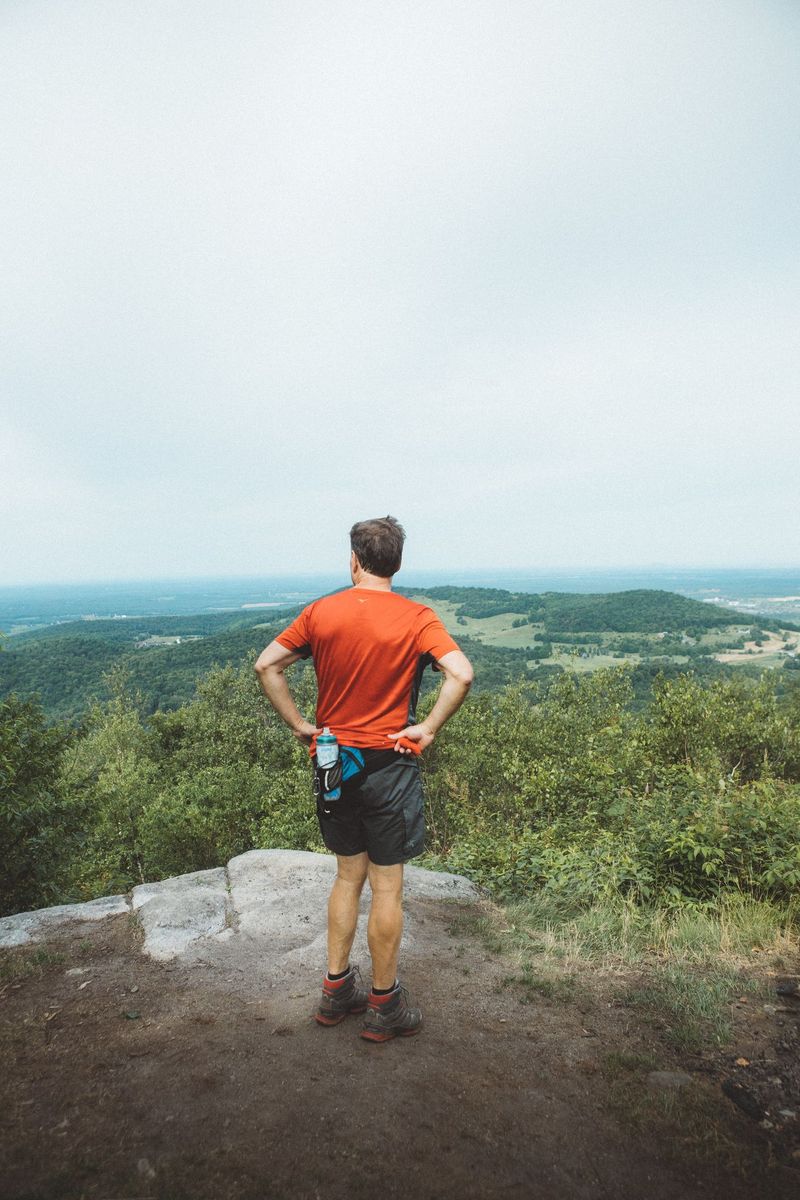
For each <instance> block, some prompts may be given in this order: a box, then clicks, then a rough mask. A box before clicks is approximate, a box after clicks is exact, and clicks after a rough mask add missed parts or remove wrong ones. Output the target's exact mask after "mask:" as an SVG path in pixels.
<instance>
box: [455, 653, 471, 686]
mask: <svg viewBox="0 0 800 1200" xmlns="http://www.w3.org/2000/svg"><path fill="white" fill-rule="evenodd" d="M452 675H453V678H454V679H455V681H456V683H459V684H460V685H461V687H462V688H463V689H464V691H465V692H468V691H469V689H470V688H471V687H472V681H473V679H474V678H475V672H474V671H473V669H472V663H471V662H470V661H469V660H468V659H466V658H465V659H464V662H463V663H459V665H458V666H457V667H456V669H455V670H454V671H453V672H452Z"/></svg>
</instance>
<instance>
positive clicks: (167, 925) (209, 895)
mask: <svg viewBox="0 0 800 1200" xmlns="http://www.w3.org/2000/svg"><path fill="white" fill-rule="evenodd" d="M131 904H132V906H133V909H134V911H135V912H136V913H137V915H138V917H139V920H140V921H141V924H142V929H143V930H144V951H145V953H146V954H149V955H150V957H151V958H157V959H161V960H166V959H170V958H176V957H177V956H178V955H180V954H183V953H184V951H185V950H186V949H187V948H188V946H189V945H190V944H191V943H192V942H196V941H199V940H200V939H201V938H208V937H213V936H215V935H219V934H222V933H224V932H225V931H226V929H228V927H229V924H230V921H231V919H232V918H231V917H229V902H228V888H227V879H226V877H225V871H224V869H223V868H222V867H215V868H214V869H212V870H210V871H194V872H192V873H191V874H189V875H176V876H174V877H173V878H171V879H162V880H160V881H159V882H157V883H142V884H140V885H139V886H138V887H135V888H134V889H133V893H132V896H131Z"/></svg>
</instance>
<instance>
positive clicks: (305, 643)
mask: <svg viewBox="0 0 800 1200" xmlns="http://www.w3.org/2000/svg"><path fill="white" fill-rule="evenodd" d="M310 613H311V605H309V607H308V608H304V609H303V611H302V612H301V613H300V616H299V617H295V619H294V620H293V621H292V623H291V625H290V626H289V627H288V629H284V631H283V633H279V634H278V636H277V637H276V639H275V641H276V642H280V644H281V645H282V646H285V647H286V649H287V650H296V651H297V652H298V653H299V654H302V656H303V658H308V657H309V655H310V654H311V635H310V632H309V616H310Z"/></svg>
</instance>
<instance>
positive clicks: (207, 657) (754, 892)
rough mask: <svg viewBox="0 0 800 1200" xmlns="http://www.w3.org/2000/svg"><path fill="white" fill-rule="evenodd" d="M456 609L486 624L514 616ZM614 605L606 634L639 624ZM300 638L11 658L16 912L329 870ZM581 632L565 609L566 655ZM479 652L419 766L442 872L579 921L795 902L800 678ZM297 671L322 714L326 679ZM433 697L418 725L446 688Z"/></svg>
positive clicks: (88, 643)
mask: <svg viewBox="0 0 800 1200" xmlns="http://www.w3.org/2000/svg"><path fill="white" fill-rule="evenodd" d="M456 599H457V600H458V602H459V604H472V603H473V600H474V604H475V606H477V607H478V609H479V610H480V611H482V612H485V611H486V607H485V606H486V605H487V604H488V603H490V602H491V603H498V604H501V603H507V602H506V601H504V600H501V599H497V597H496V596H495V595H494V594H492V595H491V596H488V597H487V596H486V595H481V596H479V597H475V598H473V600H471V599H469V598H467V599H466V600H465V599H464V598H463V595H461V593H460V591H459V594H458V595H457V597H456ZM581 599H583V600H585V599H586V597H583V598H581ZM589 599H592V598H589ZM600 599H601V600H603V601H604V603H603V604H602V605H601V606H600V607H601V610H602V611H603V612H605V613H606V615H607V616H608V619H609V620H611V619H613V620H614V621H615V622H616V623H617V624H624V623H626V622H627V623H628V624H630V623H631V620H630V618H625V617H624V616H622V615H619V614H618V615H617V616H616V617H615V616H614V612H615V611H616V610H615V607H614V605H612V604H611V603H610V601H609V598H607V597H606V598H600ZM607 601H609V602H607ZM636 603H637V604H639V603H641V602H640V601H639V599H638V598H637V601H636ZM662 603H663V601H662V598H661V596H660V595H659V594H656V597H655V600H654V604H655V605H656V607H657V608H658V610H659V611H662V609H661V605H662ZM569 604H570V605H573V609H572V611H574V612H578V610H579V608H580V605H577V604H576V602H575V600H574V598H570V600H569ZM515 611H516V610H515ZM688 615H690V616H691V619H692V621H693V623H694V624H693V626H692V627H693V628H696V626H697V622H698V620H699V617H698V614H697V613H696V612H694V611H692V612H691V613H689V614H688ZM713 615H714V616H715V617H717V616H719V615H720V614H718V613H717V612H714V614H713ZM645 616H646V614H645V615H644V616H643V615H642V614H641V613H640V617H641V623H646V622H645ZM286 619H287V614H283V615H282V616H281V618H280V620H279V622H277V623H275V624H272V625H267V626H265V625H263V623H262V622H259V621H256V620H255V619H252V618H248V619H246V620H244V621H243V620H241V619H240V620H239V621H238V622H236V623H232V622H231V621H230V618H228V619H227V623H226V622H225V621H222V620H217V619H215V620H213V621H211V622H210V623H207V624H205V625H203V624H202V621H204V620H205V618H203V619H201V621H200V622H199V623H198V622H194V621H193V619H191V618H175V619H161V620H160V621H159V622H158V623H155V622H152V621H150V622H144V623H142V622H139V623H138V625H137V627H136V628H135V629H134V630H133V631H131V630H127V631H126V630H125V629H124V626H123V623H122V622H108V623H103V622H93V623H91V624H89V623H80V627H79V628H78V629H76V628H74V627H70V628H67V629H64V628H63V627H62V628H61V629H60V632H54V631H48V632H46V633H44V634H39V635H38V636H36V637H29V638H27V639H26V640H25V642H23V640H22V639H19V643H20V645H19V648H18V649H16V648H15V650H14V651H13V653H12V652H11V651H10V650H9V649H8V648H6V649H5V650H3V652H2V653H0V665H2V667H3V679H4V695H3V697H2V699H0V779H2V798H1V799H0V837H1V838H2V843H3V846H4V872H3V882H2V887H1V888H0V912H2V913H3V914H7V913H12V912H16V911H20V910H24V909H29V908H34V907H41V906H45V905H48V904H56V903H65V902H72V901H80V900H86V899H91V898H94V897H96V896H101V895H106V894H115V893H119V892H124V891H127V890H128V889H130V888H131V887H133V886H134V885H136V884H138V883H141V882H143V881H147V880H153V879H159V878H162V877H165V876H168V875H174V874H180V873H184V872H188V871H195V870H200V869H203V868H207V867H213V866H217V865H219V864H220V863H223V862H225V861H226V860H227V859H228V858H230V857H231V856H233V855H235V854H238V853H241V852H243V851H245V850H248V849H252V848H256V847H286V848H296V849H311V850H320V849H322V846H321V842H320V837H319V831H318V828H317V823H316V818H315V810H314V805H313V803H312V800H311V790H310V788H311V781H310V768H309V762H308V755H307V752H306V751H305V750H304V749H303V748H301V747H300V746H299V745H298V744H297V743H296V742H295V741H294V740H293V739H292V737H291V736H290V735H289V733H288V732H287V731H286V729H285V728H284V727H283V725H282V724H281V723H280V721H279V720H278V719H277V718H276V716H275V714H274V713H273V712H272V710H271V708H270V707H269V705H268V704H267V703H266V701H265V700H264V698H263V696H262V695H261V693H260V691H259V688H258V686H257V683H256V679H255V675H254V672H253V664H254V661H255V658H256V656H257V654H258V653H259V651H260V650H261V649H262V648H263V646H264V645H265V644H266V643H267V642H268V641H269V640H271V638H272V636H274V634H275V632H277V631H278V630H279V629H280V628H281V627H283V626H284V625H285V623H286ZM465 619H466V618H465ZM553 619H554V621H555V620H556V617H555V616H554V618H553ZM595 619H596V618H595ZM738 619H739V620H741V617H740V616H739V617H738ZM104 624H105V626H106V628H103V625H104ZM568 625H569V620H568V613H567V610H566V608H562V609H561V610H560V611H558V613H557V627H558V630H559V632H561V631H563V630H564V627H565V626H568ZM108 626H113V628H108ZM199 628H203V629H204V631H205V632H204V634H203V635H202V636H200V637H199V640H196V641H186V642H182V643H181V644H180V645H171V646H157V647H154V648H152V649H147V650H138V651H137V650H131V641H130V639H131V636H135V637H136V638H141V637H142V636H143V635H148V636H153V631H154V630H155V629H160V630H167V631H169V634H167V633H165V634H164V635H163V636H169V635H172V636H177V635H175V633H174V631H175V630H176V629H180V630H181V635H183V636H186V637H190V636H192V633H191V631H193V630H197V629H199ZM662 632H663V631H662ZM123 634H124V636H123ZM543 636H547V635H546V634H543ZM603 636H605V635H603ZM613 636H615V637H616V636H618V635H617V634H616V633H615V634H613ZM624 636H632V634H626V635H624ZM643 636H645V635H643ZM646 636H651V635H649V634H648V635H646ZM459 640H460V641H461V644H462V645H463V647H464V649H465V651H466V652H467V654H468V655H469V656H470V657H471V658H472V659H473V662H474V665H475V668H476V679H477V682H478V686H476V687H475V688H474V689H473V692H472V694H471V695H470V697H469V698H468V700H467V702H466V703H465V705H464V706H463V708H462V709H461V710H460V711H459V712H458V713H457V714H456V716H455V717H454V719H453V720H452V721H451V722H450V723H449V724H448V725H447V726H446V727H445V729H444V730H443V731H442V733H441V734H440V736H439V737H438V738H437V740H436V742H435V743H434V744H433V746H431V747H430V749H429V750H428V751H427V752H426V753H425V755H424V757H423V760H422V770H423V773H424V778H425V786H426V797H427V823H428V845H427V851H426V856H425V859H424V862H425V863H426V864H427V865H429V866H433V867H439V868H443V869H447V870H452V871H456V872H461V873H464V874H466V875H468V876H470V877H471V878H473V879H474V880H476V881H477V882H478V883H480V884H481V885H483V886H485V887H486V888H488V889H489V890H490V891H491V892H492V893H493V894H494V895H496V896H498V897H501V898H504V899H506V900H508V899H515V898H516V899H517V900H519V899H525V898H526V897H527V898H530V897H533V896H536V897H538V898H539V899H541V898H542V897H545V898H547V899H548V902H549V903H552V904H553V905H555V906H556V907H557V908H563V909H564V910H575V909H587V908H591V907H592V906H593V905H597V904H606V905H607V904H623V905H633V906H635V907H638V908H647V907H648V906H650V907H652V906H655V907H656V908H665V907H666V908H667V909H675V908H681V907H686V906H688V907H690V908H702V907H703V906H712V907H713V906H714V905H717V904H719V902H720V900H721V898H724V897H725V896H733V895H735V896H739V897H742V896H749V897H751V898H753V899H754V900H756V901H758V902H764V903H769V904H778V905H783V906H786V905H789V906H790V907H791V906H792V905H794V904H795V903H796V899H795V898H796V895H797V891H798V885H800V676H798V675H797V673H796V672H788V671H783V670H766V671H761V672H759V671H758V670H757V669H756V668H755V667H753V668H748V669H747V670H745V669H742V668H739V667H736V668H732V667H728V666H726V665H725V664H722V663H719V662H716V661H715V660H713V659H712V658H705V657H701V658H699V659H697V660H696V661H692V662H690V663H689V664H688V665H687V664H684V665H683V666H681V664H679V663H676V662H670V661H669V660H667V659H664V658H661V659H658V658H653V659H651V660H644V661H639V662H637V663H636V664H635V665H634V664H631V663H626V662H620V663H619V664H614V665H610V666H602V667H600V668H599V669H597V670H592V671H587V672H584V673H580V672H576V671H573V670H570V669H568V668H567V667H557V668H548V669H546V670H542V667H541V666H540V665H539V664H538V663H537V661H536V660H535V659H534V660H533V661H531V658H530V653H531V652H530V649H528V648H524V649H520V650H514V649H513V648H509V647H503V646H492V645H487V644H484V643H483V642H481V641H480V640H478V639H476V638H470V637H468V636H467V637H461V636H460V635H459ZM534 644H540V645H542V644H543V643H534ZM577 646H578V647H579V648H580V649H581V652H583V653H588V652H590V651H592V650H593V649H594V648H595V645H594V643H593V642H592V641H590V640H587V638H586V637H585V636H584V637H582V638H580V639H579V640H578V642H577ZM698 666H699V667H700V668H701V669H699V670H698ZM23 668H24V670H23ZM291 671H292V685H293V688H294V689H295V691H296V693H297V696H298V700H299V704H300V707H301V711H303V712H306V713H309V714H312V713H313V711H314V705H315V681H314V675H313V669H312V668H311V665H310V663H298V664H296V665H295V666H294V667H293V668H291ZM426 677H427V681H426V685H425V688H424V689H423V693H422V698H421V701H420V703H421V711H422V712H424V711H425V710H426V706H429V705H430V704H431V703H432V702H433V698H434V694H435V690H436V688H437V686H438V676H436V675H435V674H434V673H433V672H430V671H428V672H426ZM792 911H794V910H792ZM792 919H794V918H792Z"/></svg>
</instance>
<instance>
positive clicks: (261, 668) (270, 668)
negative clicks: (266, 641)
mask: <svg viewBox="0 0 800 1200" xmlns="http://www.w3.org/2000/svg"><path fill="white" fill-rule="evenodd" d="M253 670H254V671H255V673H256V675H257V676H258V678H259V679H266V678H267V677H268V676H270V675H274V673H275V671H276V670H277V667H276V665H275V663H274V662H270V661H269V660H268V659H264V657H263V655H262V656H261V658H259V659H256V665H255V666H254V667H253Z"/></svg>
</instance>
